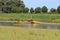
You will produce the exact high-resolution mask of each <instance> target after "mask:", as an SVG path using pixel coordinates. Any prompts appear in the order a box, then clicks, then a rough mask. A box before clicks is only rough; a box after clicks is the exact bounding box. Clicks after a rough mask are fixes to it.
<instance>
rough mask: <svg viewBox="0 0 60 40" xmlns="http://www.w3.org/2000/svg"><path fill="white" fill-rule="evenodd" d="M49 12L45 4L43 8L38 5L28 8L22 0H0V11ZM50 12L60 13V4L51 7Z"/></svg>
mask: <svg viewBox="0 0 60 40" xmlns="http://www.w3.org/2000/svg"><path fill="white" fill-rule="evenodd" d="M28 12H30V13H47V12H48V8H47V7H46V6H43V7H42V8H40V7H36V8H35V9H34V8H30V9H29V8H27V7H26V6H25V4H24V2H23V1H22V0H1V1H0V13H28ZM49 12H51V13H52V12H54V13H55V12H57V13H60V6H58V7H57V9H55V8H51V9H50V11H49Z"/></svg>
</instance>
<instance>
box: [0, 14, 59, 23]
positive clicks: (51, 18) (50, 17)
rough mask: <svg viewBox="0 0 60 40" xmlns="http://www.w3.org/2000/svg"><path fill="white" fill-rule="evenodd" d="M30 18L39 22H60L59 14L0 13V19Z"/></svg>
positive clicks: (24, 19) (23, 19)
mask: <svg viewBox="0 0 60 40" xmlns="http://www.w3.org/2000/svg"><path fill="white" fill-rule="evenodd" d="M31 15H32V19H33V20H35V21H40V22H59V23H60V14H52V13H51V14H23V13H21V14H20V13H13V14H12V13H10V14H9V13H8V14H4V13H1V14H0V21H9V20H13V21H14V20H22V21H26V20H28V19H31Z"/></svg>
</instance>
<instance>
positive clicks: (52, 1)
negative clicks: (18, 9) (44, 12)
mask: <svg viewBox="0 0 60 40" xmlns="http://www.w3.org/2000/svg"><path fill="white" fill-rule="evenodd" d="M23 1H24V4H25V5H26V7H28V8H31V7H33V8H36V7H42V6H47V8H48V9H50V8H57V7H58V6H59V5H60V0H23Z"/></svg>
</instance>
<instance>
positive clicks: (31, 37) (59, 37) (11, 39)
mask: <svg viewBox="0 0 60 40" xmlns="http://www.w3.org/2000/svg"><path fill="white" fill-rule="evenodd" d="M0 40H60V30H46V29H35V28H20V27H5V26H4V27H3V26H0Z"/></svg>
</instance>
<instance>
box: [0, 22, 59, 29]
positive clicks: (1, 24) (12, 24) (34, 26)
mask: <svg viewBox="0 0 60 40" xmlns="http://www.w3.org/2000/svg"><path fill="white" fill-rule="evenodd" d="M0 26H16V27H22V28H40V29H55V30H57V29H58V30H59V29H60V26H56V25H41V24H39V25H38V24H35V25H33V24H20V25H15V24H14V23H13V22H0Z"/></svg>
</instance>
